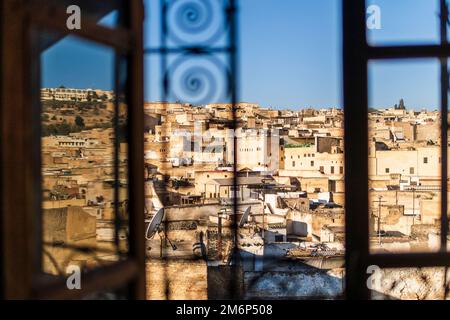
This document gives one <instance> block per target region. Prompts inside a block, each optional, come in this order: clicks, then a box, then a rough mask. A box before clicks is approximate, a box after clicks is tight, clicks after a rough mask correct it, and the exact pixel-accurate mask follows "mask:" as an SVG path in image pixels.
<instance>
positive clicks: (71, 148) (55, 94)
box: [41, 34, 127, 275]
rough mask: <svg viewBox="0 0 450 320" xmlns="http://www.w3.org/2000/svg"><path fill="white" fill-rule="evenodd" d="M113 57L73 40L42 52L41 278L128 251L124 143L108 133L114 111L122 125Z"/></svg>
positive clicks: (112, 127) (108, 260) (95, 46)
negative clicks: (117, 160) (45, 274)
mask: <svg viewBox="0 0 450 320" xmlns="http://www.w3.org/2000/svg"><path fill="white" fill-rule="evenodd" d="M49 38H50V39H55V38H54V37H48V35H47V34H42V36H41V39H42V41H43V43H46V44H47V45H48V44H49V42H47V40H48V39H49ZM114 60H115V54H114V50H113V49H111V48H108V47H104V46H102V45H99V44H95V43H92V42H88V41H85V40H80V39H78V38H75V37H72V36H70V37H66V38H63V39H61V40H59V41H56V42H55V41H53V42H51V45H48V46H47V49H45V50H43V52H42V54H41V75H42V78H41V83H42V88H41V134H42V139H41V146H42V149H41V150H42V151H41V162H42V223H43V225H42V240H43V248H42V250H43V254H42V256H43V257H42V258H43V260H42V268H43V271H44V272H47V273H51V274H60V275H61V274H62V275H65V274H66V270H67V268H70V267H72V266H73V265H75V266H78V267H81V268H83V269H92V268H96V267H99V266H102V265H106V264H110V263H111V262H114V261H117V260H119V259H122V258H124V255H125V254H126V252H127V223H126V221H127V215H126V212H125V209H124V208H126V202H127V195H126V194H127V183H126V181H127V172H126V170H125V169H124V168H126V159H125V158H124V157H125V153H123V150H126V144H125V142H126V141H125V140H124V137H123V134H121V133H120V132H119V131H117V130H116V129H115V128H116V125H115V119H116V111H117V110H120V113H119V117H118V121H117V123H119V124H121V125H122V126H123V125H126V117H125V116H126V106H125V104H124V97H123V95H122V94H120V95H119V96H118V97H117V96H116V93H115V90H114V89H115V81H114V75H115V71H114V70H115V62H114ZM118 72H121V70H118ZM116 102H117V108H116ZM116 146H117V149H116ZM116 150H117V151H116ZM116 152H117V154H118V155H119V163H118V164H119V167H118V169H117V171H116V161H115V158H116V157H115V154H116ZM116 178H118V179H116ZM117 180H119V181H118V182H120V183H118V182H117ZM119 186H120V187H119ZM117 188H120V189H117ZM115 190H117V193H116V192H115ZM118 196H119V197H118Z"/></svg>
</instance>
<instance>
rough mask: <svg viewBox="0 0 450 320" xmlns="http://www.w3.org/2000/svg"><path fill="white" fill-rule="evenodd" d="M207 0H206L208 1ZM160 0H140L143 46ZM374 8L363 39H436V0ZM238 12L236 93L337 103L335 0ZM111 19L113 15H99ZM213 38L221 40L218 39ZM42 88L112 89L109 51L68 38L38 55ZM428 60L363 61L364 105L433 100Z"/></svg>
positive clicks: (261, 0) (264, 100)
mask: <svg viewBox="0 0 450 320" xmlns="http://www.w3.org/2000/svg"><path fill="white" fill-rule="evenodd" d="M210 1H213V0H210ZM158 2H159V1H155V0H147V1H146V3H147V4H151V6H149V5H147V8H146V17H147V21H146V25H145V28H146V38H145V43H146V45H147V46H155V47H156V46H158V45H159V43H158V37H159V36H158V32H159V30H158V28H157V27H158V14H157V10H158V8H157V3H158ZM371 3H373V4H376V5H378V6H380V8H381V22H382V28H381V30H373V31H370V32H369V34H368V39H369V41H370V43H372V44H374V45H384V44H408V43H421V44H422V43H438V41H439V38H438V18H437V12H438V6H437V3H438V1H437V0H436V1H434V0H395V1H393V0H372V1H369V4H371ZM239 7H240V12H239V25H240V34H239V43H240V70H241V72H240V85H241V86H240V91H239V95H240V100H242V101H252V102H258V103H260V104H261V105H263V106H272V107H280V108H281V107H287V108H292V109H297V108H304V107H309V106H311V107H317V108H320V107H333V106H341V104H342V99H341V90H342V87H341V59H342V57H341V32H340V29H341V21H340V1H339V0H314V1H313V0H282V1H280V0H241V1H240V5H239ZM102 23H104V24H108V25H111V24H113V23H114V16H113V15H112V16H110V17H106V19H104V21H103V22H102ZM219 43H220V41H219ZM158 59H159V57H158V56H152V57H149V56H148V57H147V58H146V78H145V79H146V83H145V87H146V99H147V100H158V98H161V95H160V94H159V93H160V88H159V85H158V83H159V79H160V74H159V70H158V68H157V66H158ZM42 64H43V65H42V72H43V75H42V82H43V83H42V84H43V86H45V87H51V86H59V85H61V84H63V85H65V86H67V87H69V86H70V87H77V88H82V87H95V88H103V89H112V82H113V81H112V64H113V52H112V51H111V50H110V49H108V48H105V47H102V46H98V45H93V44H91V43H89V42H85V41H80V40H78V39H77V40H75V39H74V38H67V39H65V40H62V41H60V42H59V43H58V44H56V45H54V46H53V47H52V48H51V49H49V50H47V51H46V52H45V53H44V55H43V57H42ZM438 81H439V65H438V62H437V61H435V60H431V59H430V60H408V61H377V62H373V63H371V64H370V65H369V96H370V99H369V104H370V105H371V106H373V107H388V106H392V105H393V104H394V103H396V102H398V100H399V99H400V98H404V100H405V103H406V105H407V106H409V107H414V108H422V107H426V108H429V109H435V108H436V107H437V106H438V103H439V99H438V93H439V89H438V84H439V82H438Z"/></svg>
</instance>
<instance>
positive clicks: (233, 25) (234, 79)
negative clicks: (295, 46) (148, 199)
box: [227, 0, 240, 298]
mask: <svg viewBox="0 0 450 320" xmlns="http://www.w3.org/2000/svg"><path fill="white" fill-rule="evenodd" d="M236 13H237V8H236V0H229V7H228V13H227V15H228V23H229V28H230V32H229V50H230V52H229V63H230V71H231V72H230V73H231V76H230V79H229V86H230V90H231V91H230V92H231V106H232V108H231V110H232V117H233V121H232V128H233V186H234V197H233V213H234V214H233V227H234V234H233V238H234V239H233V240H234V246H233V252H232V259H233V261H232V263H233V269H232V270H233V273H232V275H233V279H231V284H232V288H231V289H232V291H231V297H233V298H239V297H240V296H239V295H240V292H238V290H239V287H240V286H239V281H240V280H239V270H238V268H239V266H238V265H237V263H238V261H239V259H238V254H239V250H238V224H237V212H238V198H237V197H236V193H237V190H238V189H237V187H238V176H237V173H238V170H237V165H238V163H237V161H238V157H237V152H238V142H237V136H236V131H237V115H236V108H237V106H236V104H237V101H238V93H237V88H238V60H237V28H238V25H237V23H238V21H237V18H236Z"/></svg>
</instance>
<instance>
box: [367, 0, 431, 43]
mask: <svg viewBox="0 0 450 320" xmlns="http://www.w3.org/2000/svg"><path fill="white" fill-rule="evenodd" d="M366 5H367V12H366V25H367V29H366V30H367V41H368V43H369V44H371V45H379V46H381V45H406V44H437V43H439V0H396V1H391V0H367V1H366Z"/></svg>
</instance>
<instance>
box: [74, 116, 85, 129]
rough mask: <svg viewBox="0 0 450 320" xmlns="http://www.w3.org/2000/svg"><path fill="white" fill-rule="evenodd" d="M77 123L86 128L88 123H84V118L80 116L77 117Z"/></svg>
mask: <svg viewBox="0 0 450 320" xmlns="http://www.w3.org/2000/svg"><path fill="white" fill-rule="evenodd" d="M75 124H76V125H77V126H78V127H80V128H84V127H85V126H86V125H85V124H84V119H83V118H82V117H80V116H76V118H75Z"/></svg>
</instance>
